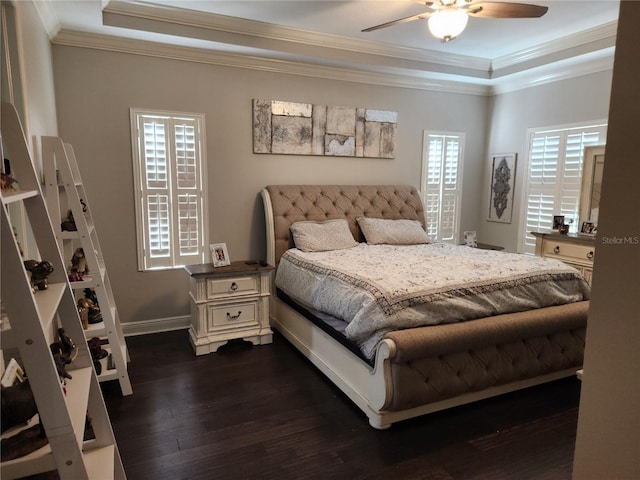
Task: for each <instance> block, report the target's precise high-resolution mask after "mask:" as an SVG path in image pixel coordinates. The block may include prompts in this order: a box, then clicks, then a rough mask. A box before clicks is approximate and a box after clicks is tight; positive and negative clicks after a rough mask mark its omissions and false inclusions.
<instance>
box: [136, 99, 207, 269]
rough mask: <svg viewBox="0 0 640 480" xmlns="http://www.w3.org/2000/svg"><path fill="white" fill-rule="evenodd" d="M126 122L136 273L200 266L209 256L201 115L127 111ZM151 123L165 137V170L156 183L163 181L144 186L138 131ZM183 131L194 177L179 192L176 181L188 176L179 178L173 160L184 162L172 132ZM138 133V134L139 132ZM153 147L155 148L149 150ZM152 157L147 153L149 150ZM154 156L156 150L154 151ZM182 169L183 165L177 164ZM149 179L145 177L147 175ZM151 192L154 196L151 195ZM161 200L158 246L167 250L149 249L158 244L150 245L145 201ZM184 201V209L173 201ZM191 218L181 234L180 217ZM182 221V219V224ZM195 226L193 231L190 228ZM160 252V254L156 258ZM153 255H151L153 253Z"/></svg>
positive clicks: (141, 137)
mask: <svg viewBox="0 0 640 480" xmlns="http://www.w3.org/2000/svg"><path fill="white" fill-rule="evenodd" d="M130 119H131V145H132V150H133V171H134V193H135V207H136V208H135V210H136V236H137V248H138V270H139V271H149V270H163V269H175V268H182V267H184V266H185V265H190V264H197V263H205V262H206V259H207V255H208V254H209V252H208V247H207V245H208V232H209V228H208V218H209V215H208V209H207V204H208V202H207V191H206V188H205V182H206V178H207V172H206V164H207V162H206V151H207V149H206V143H205V136H206V135H205V132H206V129H205V116H204V114H200V113H184V112H169V111H157V110H145V109H139V108H131V109H130ZM151 119H153V120H154V121H156V122H157V123H158V125H162V126H163V128H164V131H165V135H166V145H165V147H164V148H163V147H160V151H164V152H165V155H166V165H160V167H161V168H162V169H165V168H166V172H165V173H164V175H162V176H160V177H159V178H166V181H159V182H156V185H155V186H153V185H150V183H149V182H147V181H146V179H147V178H148V177H147V166H148V163H147V161H146V157H145V151H146V150H145V148H144V144H143V142H144V132H143V131H141V127H142V126H143V125H144V122H145V120H147V121H149V120H151ZM180 126H186V127H188V128H189V130H190V127H193V135H194V140H193V155H194V157H193V161H194V162H193V164H191V165H188V167H190V168H193V170H192V171H190V172H188V173H190V174H192V175H193V182H192V185H191V186H188V187H182V188H181V187H180V186H179V180H182V181H184V179H185V178H187V179H188V177H185V176H182V177H180V178H179V175H178V173H177V172H178V168H177V167H178V164H177V160H176V159H177V158H178V157H180V158H185V157H184V156H182V155H180V154H178V152H183V150H181V149H178V148H177V147H176V133H175V127H180ZM141 132H142V133H141ZM154 148H157V147H155V145H154ZM149 151H150V152H151V150H149ZM154 152H155V150H154ZM182 168H183V169H184V164H183V165H182ZM149 174H150V173H149ZM152 192H153V193H152ZM158 195H160V196H164V197H165V202H166V204H165V207H166V211H165V212H166V213H165V218H164V219H163V222H162V228H161V230H163V231H165V232H167V233H166V237H164V238H163V239H162V244H163V245H165V246H166V248H163V249H160V247H158V248H154V247H153V246H152V243H154V244H155V245H157V244H158V242H157V241H155V240H153V239H156V238H157V235H156V234H155V233H154V232H152V230H154V229H153V228H152V227H151V224H150V221H149V211H150V209H149V205H150V202H148V201H147V200H148V199H149V198H150V197H152V196H158ZM185 196H187V197H188V199H189V204H190V205H189V206H187V207H184V202H183V203H182V204H181V203H180V202H179V201H178V199H179V198H181V199H183V200H184V198H185ZM185 212H186V213H187V214H188V215H193V214H194V212H195V215H194V218H195V222H194V221H193V219H191V220H189V219H187V221H186V223H187V224H189V225H188V226H189V228H187V229H186V230H183V231H182V232H181V231H180V224H181V220H180V219H181V216H180V215H179V213H182V214H183V215H182V218H183V219H184V213H185ZM183 222H184V220H183ZM194 225H195V229H194V228H192V227H193V226H194ZM181 233H182V240H183V241H187V242H188V243H190V244H191V245H190V249H191V251H189V252H183V251H181V247H180V245H181V238H180V236H181ZM160 250H162V252H161V253H160ZM154 252H156V254H154Z"/></svg>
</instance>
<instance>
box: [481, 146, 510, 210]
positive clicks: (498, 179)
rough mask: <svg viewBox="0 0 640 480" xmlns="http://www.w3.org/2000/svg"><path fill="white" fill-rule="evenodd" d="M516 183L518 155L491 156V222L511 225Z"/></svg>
mask: <svg viewBox="0 0 640 480" xmlns="http://www.w3.org/2000/svg"><path fill="white" fill-rule="evenodd" d="M515 181H516V154H515V153H500V154H497V155H491V197H490V199H489V217H488V218H487V220H489V221H490V222H501V223H511V214H512V213H513V189H514V185H515Z"/></svg>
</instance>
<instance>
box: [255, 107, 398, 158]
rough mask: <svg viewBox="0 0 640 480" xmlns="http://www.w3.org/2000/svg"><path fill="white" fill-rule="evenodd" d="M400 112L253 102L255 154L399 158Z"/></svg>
mask: <svg viewBox="0 0 640 480" xmlns="http://www.w3.org/2000/svg"><path fill="white" fill-rule="evenodd" d="M397 122H398V113H397V112H388V111H383V110H373V109H369V108H356V107H331V106H327V105H313V104H311V103H294V102H286V101H280V100H257V99H254V100H253V153H271V154H290V155H327V156H340V157H370V158H395V151H396V126H397Z"/></svg>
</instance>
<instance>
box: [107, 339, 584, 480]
mask: <svg viewBox="0 0 640 480" xmlns="http://www.w3.org/2000/svg"><path fill="white" fill-rule="evenodd" d="M127 345H128V347H129V351H130V357H131V363H130V364H129V372H130V376H131V382H132V384H133V392H134V393H133V395H131V396H128V397H122V396H121V395H120V387H119V386H118V383H117V382H109V383H104V384H102V385H103V392H104V396H105V401H106V403H107V407H108V410H109V415H110V417H111V421H112V424H113V429H114V432H115V435H116V440H117V442H118V447H119V449H120V454H121V456H122V460H123V463H124V467H125V471H126V473H127V476H128V478H129V480H137V479H140V480H161V479H171V480H174V479H185V480H187V479H188V480H197V479H251V478H260V479H262V478H265V479H270V478H274V479H275V478H277V479H299V478H304V479H342V478H345V479H347V478H349V479H352V478H353V479H378V478H379V479H383V478H385V479H389V478H391V479H403V480H404V479H429V480H451V479H456V480H459V479H483V480H485V479H517V480H523V479H543V480H561V479H562V480H564V479H567V480H568V479H570V478H571V469H572V461H573V450H574V444H575V433H576V425H577V417H578V402H579V395H580V382H579V381H578V380H577V379H575V378H568V379H565V380H560V381H557V382H553V383H551V384H547V385H544V386H539V387H534V388H530V389H528V390H525V391H521V392H516V393H512V394H508V395H503V396H501V397H499V398H494V399H490V400H485V401H481V402H477V403H475V404H472V405H466V406H463V407H458V408H455V409H451V410H448V411H444V412H438V413H434V414H431V415H427V416H424V417H421V418H417V419H412V420H407V421H404V422H399V423H396V424H394V425H393V426H392V427H391V428H390V429H389V430H385V431H377V430H374V429H373V428H371V427H370V426H369V423H368V421H367V418H366V417H365V415H364V414H362V413H361V412H360V410H358V409H357V408H356V407H355V406H354V405H353V404H352V403H351V401H350V400H348V399H347V398H346V397H345V396H344V395H343V394H342V393H341V392H340V391H339V390H338V389H337V388H336V387H334V386H333V385H332V384H331V383H330V382H329V381H328V380H326V379H325V378H324V377H323V376H322V374H320V373H319V372H318V371H317V370H315V369H314V368H313V367H312V365H311V364H310V363H309V362H308V361H307V360H306V359H305V358H304V357H303V356H302V355H301V354H299V353H298V352H297V351H296V350H295V349H294V348H293V347H292V346H291V345H290V344H289V343H288V342H287V341H286V340H285V339H284V338H283V337H282V336H280V335H278V334H275V335H274V343H273V344H271V345H264V346H256V347H252V346H251V345H249V344H245V343H242V342H241V343H232V344H228V345H225V346H224V347H222V348H221V349H220V350H219V351H218V353H214V354H210V355H205V356H200V357H196V356H195V355H194V353H193V351H192V349H191V346H190V345H189V340H188V334H187V332H186V331H176V332H167V333H159V334H154V335H146V336H138V337H129V338H127Z"/></svg>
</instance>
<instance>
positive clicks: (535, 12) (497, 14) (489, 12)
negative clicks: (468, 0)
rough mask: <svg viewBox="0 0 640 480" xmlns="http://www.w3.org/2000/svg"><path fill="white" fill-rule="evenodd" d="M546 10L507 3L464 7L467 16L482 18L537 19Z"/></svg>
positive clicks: (524, 4) (478, 3) (522, 4)
mask: <svg viewBox="0 0 640 480" xmlns="http://www.w3.org/2000/svg"><path fill="white" fill-rule="evenodd" d="M547 10H549V7H541V6H539V5H529V4H526V3H509V2H477V3H472V4H470V5H468V6H466V7H465V11H466V12H467V14H468V15H469V16H471V17H484V18H537V17H541V16H543V15H544V14H545V13H547Z"/></svg>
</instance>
